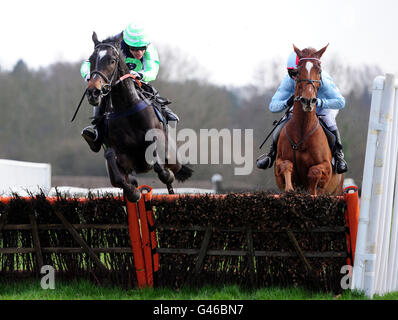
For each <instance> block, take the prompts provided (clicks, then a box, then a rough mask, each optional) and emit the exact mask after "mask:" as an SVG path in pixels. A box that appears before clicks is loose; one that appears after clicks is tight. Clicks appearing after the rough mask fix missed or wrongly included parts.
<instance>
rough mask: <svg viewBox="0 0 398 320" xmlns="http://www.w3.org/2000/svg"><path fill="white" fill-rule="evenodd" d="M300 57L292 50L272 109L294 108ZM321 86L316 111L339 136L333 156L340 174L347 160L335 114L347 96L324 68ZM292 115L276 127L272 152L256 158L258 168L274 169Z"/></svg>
mask: <svg viewBox="0 0 398 320" xmlns="http://www.w3.org/2000/svg"><path fill="white" fill-rule="evenodd" d="M298 60H299V59H298V57H297V54H296V53H295V52H293V53H291V54H290V56H289V58H288V61H287V71H288V74H287V75H286V76H285V78H284V79H283V80H282V83H281V84H280V85H279V88H278V90H277V91H276V92H275V94H274V96H273V97H272V100H271V103H270V105H269V110H270V111H271V112H281V111H283V110H284V109H286V108H292V106H293V103H294V92H295V89H296V81H295V79H296V76H297V64H298ZM321 80H322V82H321V85H320V87H319V90H318V93H317V107H316V114H317V115H318V116H319V118H320V119H321V120H323V122H324V124H325V125H326V127H327V128H328V129H329V131H331V132H332V133H333V134H334V135H335V138H336V142H335V146H334V150H333V151H334V152H333V157H334V159H335V161H336V164H335V169H336V172H337V173H343V172H346V171H347V163H346V162H345V160H344V153H343V145H342V143H341V138H340V133H339V129H338V128H337V124H336V116H337V114H338V113H339V109H342V108H344V106H345V99H344V97H343V96H342V95H341V93H340V91H339V89H338V88H337V87H336V85H335V84H334V82H333V79H332V78H331V77H330V75H329V74H328V73H327V72H326V71H325V70H322V75H321ZM290 117H291V113H289V115H288V116H287V117H286V115H285V117H284V119H282V121H281V122H280V124H279V125H278V126H277V127H276V128H275V131H274V134H273V143H272V144H271V148H270V150H269V153H268V154H267V155H265V157H260V158H259V159H258V160H257V167H258V168H259V169H268V168H271V167H272V165H273V164H274V161H275V158H276V147H277V143H278V138H279V134H280V132H281V129H282V127H283V126H284V125H285V123H286V121H287V120H289V119H290Z"/></svg>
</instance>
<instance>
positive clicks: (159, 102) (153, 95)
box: [134, 82, 171, 124]
mask: <svg viewBox="0 0 398 320" xmlns="http://www.w3.org/2000/svg"><path fill="white" fill-rule="evenodd" d="M134 85H135V88H136V90H137V93H138V95H139V96H140V97H141V99H143V100H145V99H146V100H149V102H150V103H151V104H152V106H153V109H154V111H155V113H156V116H157V117H158V119H159V121H161V122H162V123H163V124H166V123H167V120H166V117H165V116H164V115H163V114H162V112H161V110H162V107H163V106H167V105H168V104H171V101H170V100H169V99H167V98H163V97H161V96H159V91H158V90H157V89H155V87H153V86H152V85H150V84H149V83H145V82H141V86H139V85H138V83H137V82H134Z"/></svg>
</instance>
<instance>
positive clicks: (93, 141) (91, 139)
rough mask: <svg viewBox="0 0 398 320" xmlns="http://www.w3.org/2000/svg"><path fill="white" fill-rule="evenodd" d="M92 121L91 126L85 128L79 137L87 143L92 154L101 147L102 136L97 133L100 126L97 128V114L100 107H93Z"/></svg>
mask: <svg viewBox="0 0 398 320" xmlns="http://www.w3.org/2000/svg"><path fill="white" fill-rule="evenodd" d="M93 110H94V120H93V122H92V123H93V124H92V125H91V126H88V127H85V128H84V129H83V130H82V132H81V135H82V137H83V138H84V140H86V142H87V143H88V145H89V147H90V149H91V150H92V151H93V152H98V151H100V150H101V146H102V139H101V137H102V135H101V134H100V132H99V128H100V126H97V122H98V121H97V120H98V118H99V114H100V107H94V108H93Z"/></svg>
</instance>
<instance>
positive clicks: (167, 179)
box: [159, 169, 174, 185]
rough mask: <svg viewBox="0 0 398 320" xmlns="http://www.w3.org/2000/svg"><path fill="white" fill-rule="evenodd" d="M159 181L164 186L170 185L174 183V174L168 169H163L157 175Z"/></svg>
mask: <svg viewBox="0 0 398 320" xmlns="http://www.w3.org/2000/svg"><path fill="white" fill-rule="evenodd" d="M159 179H160V181H162V182H163V183H164V184H166V185H167V184H171V183H172V182H173V181H174V173H173V172H172V171H170V170H169V169H164V170H162V172H160V173H159Z"/></svg>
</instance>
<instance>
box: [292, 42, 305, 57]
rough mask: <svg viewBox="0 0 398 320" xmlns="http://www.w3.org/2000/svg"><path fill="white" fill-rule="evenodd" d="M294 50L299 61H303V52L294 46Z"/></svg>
mask: <svg viewBox="0 0 398 320" xmlns="http://www.w3.org/2000/svg"><path fill="white" fill-rule="evenodd" d="M293 50H294V52H296V54H297V56H298V57H299V59H301V58H302V57H303V53H302V52H301V50H300V49H299V48H297V47H296V46H295V45H294V44H293Z"/></svg>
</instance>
